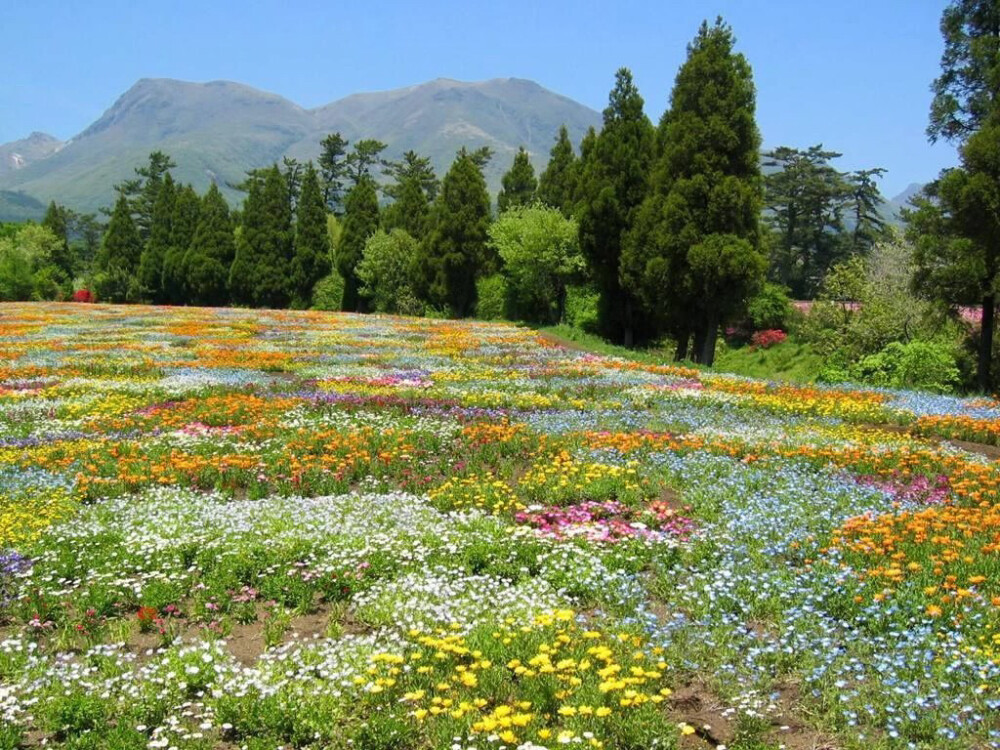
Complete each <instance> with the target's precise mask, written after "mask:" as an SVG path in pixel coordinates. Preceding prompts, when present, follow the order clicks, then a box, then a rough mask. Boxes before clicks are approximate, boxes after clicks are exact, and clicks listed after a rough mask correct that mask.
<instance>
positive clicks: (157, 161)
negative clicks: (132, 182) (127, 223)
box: [132, 151, 177, 243]
mask: <svg viewBox="0 0 1000 750" xmlns="http://www.w3.org/2000/svg"><path fill="white" fill-rule="evenodd" d="M176 166H177V165H176V164H175V163H174V161H173V159H171V158H170V157H169V156H168V155H167V154H165V153H163V152H162V151H153V152H152V153H151V154H150V155H149V162H148V163H147V164H146V166H144V167H137V168H136V170H135V173H136V175H138V176H139V178H140V179H139V180H138V181H137V188H138V189H137V192H136V196H135V200H134V201H133V204H132V212H133V214H134V215H135V224H136V228H137V229H138V230H139V237H140V238H141V239H142V241H143V242H144V243H145V242H146V241H147V240H148V239H149V233H150V230H151V228H152V223H153V208H154V206H155V205H156V198H157V196H158V195H159V193H160V188H161V187H162V186H163V181H164V179H165V178H166V176H167V175H168V174H169V173H170V170H171V169H172V168H173V167H176Z"/></svg>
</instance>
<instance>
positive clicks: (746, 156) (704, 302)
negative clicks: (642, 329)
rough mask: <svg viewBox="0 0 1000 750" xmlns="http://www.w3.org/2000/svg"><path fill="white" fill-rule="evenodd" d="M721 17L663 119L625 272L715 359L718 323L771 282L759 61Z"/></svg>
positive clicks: (655, 309) (680, 78)
mask: <svg viewBox="0 0 1000 750" xmlns="http://www.w3.org/2000/svg"><path fill="white" fill-rule="evenodd" d="M734 44H735V40H734V38H733V33H732V30H731V29H730V28H729V26H727V25H726V24H725V23H723V22H722V19H717V20H716V22H715V24H714V25H713V26H709V25H708V23H703V24H702V25H701V28H700V29H699V31H698V35H697V37H695V39H694V41H693V42H692V43H691V44H690V45H689V46H688V56H687V60H686V61H685V63H684V64H683V65H682V66H681V68H680V70H679V71H678V73H677V79H676V81H675V83H674V88H673V91H672V93H671V97H670V98H671V102H670V109H669V110H668V112H667V113H666V114H665V115H664V116H663V119H662V120H661V122H660V132H659V135H658V140H659V142H660V144H661V147H662V154H661V155H660V157H659V160H658V162H657V164H656V166H655V170H654V176H653V184H652V188H651V191H650V194H649V196H647V198H646V200H645V201H644V202H643V205H642V209H641V211H640V213H639V218H638V219H637V221H636V225H635V228H634V230H633V231H632V232H631V233H630V234H629V238H628V242H627V244H626V249H625V252H624V255H623V258H622V269H623V271H622V278H623V281H624V283H625V285H626V287H628V288H629V289H631V290H633V291H634V292H635V293H636V294H637V295H638V296H639V297H640V298H641V299H642V300H643V301H644V303H645V306H646V309H647V311H648V312H649V313H650V315H652V316H654V318H656V319H658V320H659V321H660V322H661V323H665V324H666V325H667V326H668V327H669V328H671V329H672V330H673V332H674V334H675V335H676V337H677V339H678V342H679V346H678V356H680V357H683V356H685V355H686V354H687V351H686V350H687V342H688V339H689V337H690V335H691V334H692V333H693V334H694V338H695V352H694V355H695V359H696V360H697V361H700V362H704V363H705V364H707V365H711V364H712V361H713V359H714V356H715V342H716V338H717V336H718V328H719V324H720V323H722V322H724V321H725V320H726V318H727V317H729V316H731V315H733V314H735V313H736V312H738V311H739V310H740V309H741V308H742V307H743V305H744V304H745V303H746V301H747V299H748V298H749V296H750V295H751V294H752V293H753V292H754V291H755V290H756V288H757V287H758V286H759V285H760V283H762V282H763V276H764V272H765V270H766V259H765V258H764V255H763V253H762V252H761V250H760V245H761V238H760V231H759V226H758V222H759V216H760V211H761V207H762V199H763V184H762V182H761V176H760V166H759V163H760V162H759V158H760V157H759V149H760V134H759V132H758V130H757V124H756V121H755V119H754V111H755V92H754V85H753V74H752V72H751V70H750V65H749V64H748V63H747V61H746V59H745V58H744V57H743V55H741V54H735V53H734V52H733V45H734Z"/></svg>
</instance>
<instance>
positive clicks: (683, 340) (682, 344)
mask: <svg viewBox="0 0 1000 750" xmlns="http://www.w3.org/2000/svg"><path fill="white" fill-rule="evenodd" d="M690 343H691V331H689V330H687V329H686V328H685V329H684V330H683V331H681V332H680V333H678V334H677V350H676V351H675V352H674V362H680V361H681V360H685V359H687V356H688V344H690Z"/></svg>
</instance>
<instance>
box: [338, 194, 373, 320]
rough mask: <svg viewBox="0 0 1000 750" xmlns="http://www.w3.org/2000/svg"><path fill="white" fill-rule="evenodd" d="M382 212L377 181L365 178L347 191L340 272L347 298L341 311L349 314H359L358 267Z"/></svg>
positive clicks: (359, 285) (345, 297)
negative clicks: (376, 188) (380, 210)
mask: <svg viewBox="0 0 1000 750" xmlns="http://www.w3.org/2000/svg"><path fill="white" fill-rule="evenodd" d="M378 221H379V209H378V193H377V192H376V190H375V180H374V179H373V178H372V177H371V176H369V175H365V176H363V177H362V178H361V179H360V180H359V181H358V183H357V184H356V185H355V186H354V187H352V188H351V189H350V190H348V191H347V197H346V198H345V199H344V231H343V233H342V234H341V235H340V245H339V246H338V247H337V271H338V272H339V273H340V275H341V277H342V278H343V279H344V299H343V302H342V304H341V309H342V310H344V311H346V312H360V311H361V305H362V299H361V296H360V294H359V290H360V288H361V282H360V280H359V279H358V275H357V267H358V263H360V262H361V258H362V257H363V255H364V252H365V242H367V241H368V238H369V237H371V236H372V235H373V234H374V233H375V231H376V230H377V229H378Z"/></svg>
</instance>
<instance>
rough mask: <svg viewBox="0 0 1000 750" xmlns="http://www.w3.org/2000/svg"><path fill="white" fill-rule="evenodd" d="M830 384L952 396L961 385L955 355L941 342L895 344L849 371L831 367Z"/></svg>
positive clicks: (870, 356)
mask: <svg viewBox="0 0 1000 750" xmlns="http://www.w3.org/2000/svg"><path fill="white" fill-rule="evenodd" d="M823 379H824V380H828V381H837V380H854V381H857V382H861V383H865V384H867V385H874V386H880V387H883V388H919V389H922V390H927V391H931V392H933V393H951V392H953V391H954V390H955V386H957V385H958V383H959V382H960V373H959V369H958V367H957V363H956V359H955V353H954V352H953V351H952V347H950V346H949V345H948V344H946V343H942V342H938V341H910V342H908V343H906V344H902V343H900V342H898V341H893V342H892V343H890V344H888V345H887V346H886V347H885V348H884V349H882V350H881V351H880V352H878V353H877V354H871V355H869V356H867V357H864V358H862V359H861V360H860V361H859V362H857V363H855V364H854V365H852V366H850V367H847V368H837V369H833V368H830V369H828V370H826V371H825V372H824V373H823Z"/></svg>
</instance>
